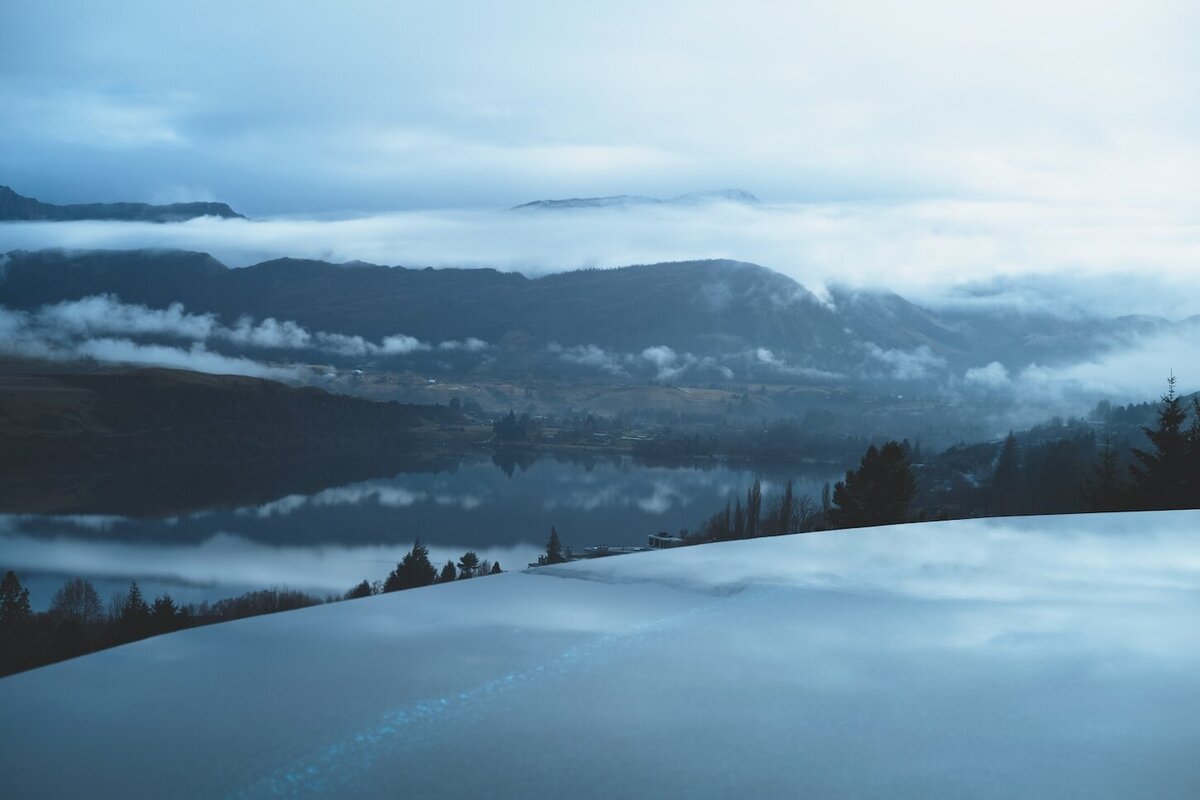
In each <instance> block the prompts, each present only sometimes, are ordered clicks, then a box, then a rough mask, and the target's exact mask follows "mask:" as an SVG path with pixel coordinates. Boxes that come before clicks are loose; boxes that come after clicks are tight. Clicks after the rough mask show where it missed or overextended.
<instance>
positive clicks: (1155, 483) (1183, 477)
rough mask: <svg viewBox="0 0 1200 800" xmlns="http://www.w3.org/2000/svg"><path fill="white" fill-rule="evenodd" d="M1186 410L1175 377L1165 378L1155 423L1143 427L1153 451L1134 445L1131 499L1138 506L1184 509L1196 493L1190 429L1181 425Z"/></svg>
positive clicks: (1131, 467)
mask: <svg viewBox="0 0 1200 800" xmlns="http://www.w3.org/2000/svg"><path fill="white" fill-rule="evenodd" d="M1186 421H1187V409H1186V408H1184V406H1183V401H1182V399H1181V398H1180V397H1179V395H1178V394H1177V393H1176V392H1175V376H1174V375H1172V376H1171V377H1170V378H1168V379H1167V392H1166V394H1164V395H1163V396H1162V407H1161V408H1160V409H1159V411H1158V424H1157V425H1156V426H1155V427H1153V428H1148V427H1143V428H1142V432H1143V433H1145V434H1146V438H1147V439H1149V440H1150V444H1151V445H1152V446H1153V451H1147V450H1141V449H1138V448H1134V450H1133V456H1134V458H1136V459H1137V461H1138V462H1139V463H1136V464H1131V465H1130V467H1129V470H1130V472H1131V473H1132V474H1133V489H1132V495H1133V501H1134V503H1135V504H1136V506H1137V507H1138V508H1146V509H1161V508H1187V507H1188V504H1189V500H1190V499H1191V497H1192V495H1193V494H1194V493H1195V491H1196V490H1195V487H1194V486H1192V485H1191V484H1192V481H1191V478H1192V475H1191V471H1192V470H1191V466H1192V465H1191V457H1190V456H1191V450H1192V444H1191V442H1190V441H1189V432H1188V431H1185V430H1184V428H1183V425H1184V422H1186Z"/></svg>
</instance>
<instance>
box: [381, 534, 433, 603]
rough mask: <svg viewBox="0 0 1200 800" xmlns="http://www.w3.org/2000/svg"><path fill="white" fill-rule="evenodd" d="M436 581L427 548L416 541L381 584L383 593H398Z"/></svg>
mask: <svg viewBox="0 0 1200 800" xmlns="http://www.w3.org/2000/svg"><path fill="white" fill-rule="evenodd" d="M436 580H437V569H435V568H434V566H433V563H432V562H431V561H430V560H429V548H427V547H426V546H425V545H423V544H421V540H420V539H417V540H416V541H415V542H413V546H412V550H409V551H408V552H407V553H405V555H404V558H403V559H401V560H400V563H399V564H397V565H396V568H395V569H394V570H392V572H391V574H390V575H388V577H387V580H386V581H384V583H383V590H384V591H385V592H398V591H401V590H402V589H416V588H419V587H421V586H429V585H431V584H432V583H433V582H434V581H436Z"/></svg>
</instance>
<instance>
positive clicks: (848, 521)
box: [829, 441, 917, 528]
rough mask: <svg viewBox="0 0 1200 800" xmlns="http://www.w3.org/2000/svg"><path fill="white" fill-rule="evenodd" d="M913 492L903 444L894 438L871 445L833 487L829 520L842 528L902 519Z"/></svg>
mask: <svg viewBox="0 0 1200 800" xmlns="http://www.w3.org/2000/svg"><path fill="white" fill-rule="evenodd" d="M916 493H917V481H916V478H915V477H914V476H913V472H912V468H911V467H910V466H909V463H908V452H907V451H906V450H905V449H904V445H902V444H900V443H899V442H895V441H890V442H887V443H885V444H884V445H883V447H882V448H876V447H875V445H871V446H870V447H868V448H867V452H866V454H865V455H863V457H862V461H861V462H860V464H859V468H858V469H857V470H850V471H848V472H847V473H846V479H845V480H844V481H838V482H837V484H836V485H835V486H834V487H833V505H834V508H832V509H830V511H829V517H830V522H832V523H833V524H834V525H836V526H838V527H842V528H856V527H862V526H867V525H890V524H893V523H897V522H904V521H905V520H906V518H907V514H908V504H909V503H911V502H912V499H913V497H915V496H916Z"/></svg>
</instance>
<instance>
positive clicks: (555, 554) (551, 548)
mask: <svg viewBox="0 0 1200 800" xmlns="http://www.w3.org/2000/svg"><path fill="white" fill-rule="evenodd" d="M545 560H546V563H547V564H562V563H565V562H566V560H567V557H566V555H565V554H564V553H563V546H562V542H561V541H559V538H558V531H557V530H555V528H554V526H553V525H551V526H550V539H549V540H548V541H547V542H546V559H545Z"/></svg>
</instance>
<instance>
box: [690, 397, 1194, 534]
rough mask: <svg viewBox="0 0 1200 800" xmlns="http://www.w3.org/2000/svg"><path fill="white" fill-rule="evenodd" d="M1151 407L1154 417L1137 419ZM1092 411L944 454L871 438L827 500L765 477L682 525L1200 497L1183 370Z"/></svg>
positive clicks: (738, 525) (1010, 511)
mask: <svg viewBox="0 0 1200 800" xmlns="http://www.w3.org/2000/svg"><path fill="white" fill-rule="evenodd" d="M1189 406H1190V413H1189ZM1147 416H1150V417H1152V420H1153V424H1152V425H1138V424H1136V423H1137V421H1138V420H1142V419H1145V418H1146V417H1147ZM1093 417H1094V418H1093V420H1091V421H1084V420H1069V421H1065V422H1064V421H1063V420H1060V419H1056V420H1052V421H1051V422H1050V423H1048V424H1046V425H1041V426H1037V427H1034V428H1031V429H1030V430H1028V431H1024V432H1022V433H1020V434H1017V433H1013V432H1010V433H1009V434H1008V436H1007V437H1005V439H1004V440H1003V441H1002V442H1000V443H998V444H997V443H983V444H976V445H957V446H955V447H951V448H949V449H947V450H946V451H944V452H943V453H940V454H936V455H930V454H923V453H922V452H921V449H920V447H919V446H917V447H914V446H912V445H910V444H909V443H908V442H907V441H903V442H896V441H889V442H886V443H884V444H883V445H882V446H879V447H877V446H875V445H871V446H870V447H868V448H867V451H866V453H865V454H864V455H863V457H862V460H861V461H860V463H859V466H858V468H857V469H852V470H850V471H848V472H847V473H846V477H845V479H844V480H842V481H838V482H837V484H836V485H834V486H833V487H832V488H831V487H830V486H829V485H828V484H827V485H826V487H825V490H824V492H823V495H822V497H821V498H820V500H819V501H818V500H816V499H814V498H810V497H796V496H794V494H793V492H792V485H791V482H790V481H789V482H788V484H787V486H786V487H785V488H784V490H783V491H782V492H781V493H780V494H779V495H777V496H773V497H770V498H764V497H763V495H762V489H761V484H760V483H759V482H758V481H755V483H754V485H753V486H751V487H750V489H749V490H748V491H747V493H746V497H745V498H744V499H743V498H738V499H737V500H736V502H734V503H733V504H732V505H730V504H727V505H726V507H725V508H724V509H723V510H721V511H718V512H717V513H716V514H714V515H713V516H711V517H709V518H708V519H707V520H705V521H703V522H702V523H701V524H700V526H699V527H698V528H697V530H696V531H694V532H690V531H687V530H684V531H680V534H681V535H682V536H684V537H685V538H688V539H690V540H692V541H696V542H702V541H719V540H726V539H742V538H753V537H757V536H773V535H778V534H783V533H797V532H806V531H813V530H826V529H830V528H852V527H863V526H868V525H887V524H893V523H900V522H913V521H922V520H930V519H964V518H970V517H982V516H1010V515H1024V514H1062V513H1075V512H1084V511H1138V510H1166V509H1183V508H1200V396H1195V397H1193V398H1192V399H1191V402H1190V403H1187V402H1185V400H1184V399H1183V398H1182V397H1180V396H1179V395H1178V394H1177V393H1176V391H1175V379H1174V377H1172V378H1170V379H1169V381H1168V387H1167V392H1166V394H1164V395H1163V396H1162V398H1161V400H1160V402H1159V404H1158V405H1157V408H1152V407H1148V406H1147V405H1131V406H1125V407H1116V408H1114V407H1112V406H1109V405H1108V404H1102V405H1101V406H1100V407H1098V409H1097V412H1096V413H1095V414H1094V415H1093ZM1189 417H1190V422H1189ZM1097 428H1100V435H1099V436H1098V435H1097V433H1098V431H1097Z"/></svg>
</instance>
